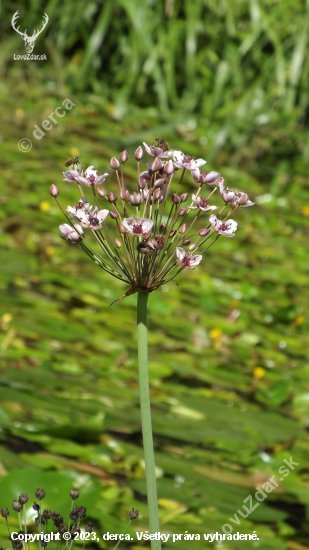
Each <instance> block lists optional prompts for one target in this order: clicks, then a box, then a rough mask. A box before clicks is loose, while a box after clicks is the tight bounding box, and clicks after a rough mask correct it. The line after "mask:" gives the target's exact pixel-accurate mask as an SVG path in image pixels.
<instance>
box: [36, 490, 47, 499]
mask: <svg viewBox="0 0 309 550" xmlns="http://www.w3.org/2000/svg"><path fill="white" fill-rule="evenodd" d="M45 495H46V491H45V489H37V490H36V491H35V496H36V498H38V499H39V500H42V499H43V498H44V497H45Z"/></svg>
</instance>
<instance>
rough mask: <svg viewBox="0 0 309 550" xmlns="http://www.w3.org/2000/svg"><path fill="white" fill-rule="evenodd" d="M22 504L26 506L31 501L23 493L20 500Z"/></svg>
mask: <svg viewBox="0 0 309 550" xmlns="http://www.w3.org/2000/svg"><path fill="white" fill-rule="evenodd" d="M18 500H19V502H20V504H26V503H27V502H28V500H29V497H28V495H27V493H21V494H20V495H19V498H18Z"/></svg>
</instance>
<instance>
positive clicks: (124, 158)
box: [119, 150, 129, 162]
mask: <svg viewBox="0 0 309 550" xmlns="http://www.w3.org/2000/svg"><path fill="white" fill-rule="evenodd" d="M119 158H120V160H121V162H127V160H128V158H129V155H128V151H126V150H124V151H122V153H120V155H119Z"/></svg>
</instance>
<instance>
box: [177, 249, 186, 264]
mask: <svg viewBox="0 0 309 550" xmlns="http://www.w3.org/2000/svg"><path fill="white" fill-rule="evenodd" d="M185 255H186V251H185V250H184V249H183V248H181V247H180V246H177V248H176V256H177V259H178V260H179V261H180V262H181V261H182V260H183V259H184V257H185Z"/></svg>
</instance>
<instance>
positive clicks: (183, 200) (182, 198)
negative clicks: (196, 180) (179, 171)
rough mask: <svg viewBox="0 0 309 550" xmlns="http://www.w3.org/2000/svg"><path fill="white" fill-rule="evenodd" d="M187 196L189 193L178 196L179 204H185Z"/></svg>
mask: <svg viewBox="0 0 309 550" xmlns="http://www.w3.org/2000/svg"><path fill="white" fill-rule="evenodd" d="M188 195H189V193H183V194H182V195H180V200H181V202H186V200H187V198H188Z"/></svg>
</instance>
